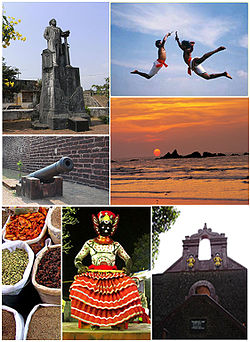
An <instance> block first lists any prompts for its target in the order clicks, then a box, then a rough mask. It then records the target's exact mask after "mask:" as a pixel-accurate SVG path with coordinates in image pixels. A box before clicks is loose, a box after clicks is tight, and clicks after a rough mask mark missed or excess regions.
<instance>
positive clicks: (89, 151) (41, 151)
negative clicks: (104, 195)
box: [3, 136, 109, 190]
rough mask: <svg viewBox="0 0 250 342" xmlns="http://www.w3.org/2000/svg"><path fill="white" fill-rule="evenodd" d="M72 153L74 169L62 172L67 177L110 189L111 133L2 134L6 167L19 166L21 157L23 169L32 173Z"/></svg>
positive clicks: (68, 179) (70, 155) (13, 168)
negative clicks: (64, 135) (106, 134)
mask: <svg viewBox="0 0 250 342" xmlns="http://www.w3.org/2000/svg"><path fill="white" fill-rule="evenodd" d="M66 156H67V157H70V158H72V159H73V162H74V169H73V170H72V171H71V172H70V173H69V174H62V176H63V178H64V179H65V180H67V181H71V182H77V183H80V184H84V185H89V186H93V187H96V188H99V189H104V190H108V189H109V178H108V176H109V138H108V137H104V136H103V137H93V136H91V137H55V136H51V137H50V136H46V137H45V136H44V137H41V136H25V137H20V136H16V137H10V136H8V137H3V168H6V169H11V170H17V162H18V161H21V162H22V164H23V166H22V172H23V173H26V174H27V173H30V172H33V171H36V170H38V169H41V168H43V167H45V166H48V165H50V164H52V163H55V162H56V161H58V160H59V159H60V158H61V157H66Z"/></svg>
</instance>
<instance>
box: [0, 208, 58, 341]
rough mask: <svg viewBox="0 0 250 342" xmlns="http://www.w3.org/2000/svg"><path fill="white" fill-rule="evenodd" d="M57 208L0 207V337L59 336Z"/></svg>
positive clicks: (51, 337)
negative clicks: (0, 286)
mask: <svg viewBox="0 0 250 342" xmlns="http://www.w3.org/2000/svg"><path fill="white" fill-rule="evenodd" d="M61 212H62V210H61V207H56V206H53V207H52V206H50V207H3V208H2V226H3V229H2V241H3V242H2V246H1V247H2V248H1V253H2V310H1V313H2V324H1V325H2V340H61V293H62V292H61V265H62V259H61V252H62V249H61V237H62V220H61Z"/></svg>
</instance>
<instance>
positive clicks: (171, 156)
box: [159, 150, 182, 159]
mask: <svg viewBox="0 0 250 342" xmlns="http://www.w3.org/2000/svg"><path fill="white" fill-rule="evenodd" d="M175 158H182V156H181V155H179V154H178V152H177V150H174V151H173V152H172V153H170V152H168V153H166V154H165V155H164V156H162V157H160V158H159V159H175Z"/></svg>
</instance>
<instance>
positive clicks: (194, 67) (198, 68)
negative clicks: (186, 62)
mask: <svg viewBox="0 0 250 342" xmlns="http://www.w3.org/2000/svg"><path fill="white" fill-rule="evenodd" d="M195 58H197V57H195ZM195 58H193V59H192V60H191V62H190V67H191V70H193V71H194V72H195V73H196V74H197V75H202V74H206V73H207V72H206V70H205V69H204V68H203V66H202V65H201V64H198V65H195V64H194V59H195Z"/></svg>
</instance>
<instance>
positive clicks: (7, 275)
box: [2, 248, 29, 285]
mask: <svg viewBox="0 0 250 342" xmlns="http://www.w3.org/2000/svg"><path fill="white" fill-rule="evenodd" d="M28 263H29V256H28V253H27V252H26V251H25V250H24V249H21V248H16V250H14V251H13V252H10V251H9V250H8V249H4V250H3V251H2V284H3V285H15V284H16V283H18V282H19V281H20V280H21V279H22V278H23V274H24V271H25V270H26V267H27V265H28Z"/></svg>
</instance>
